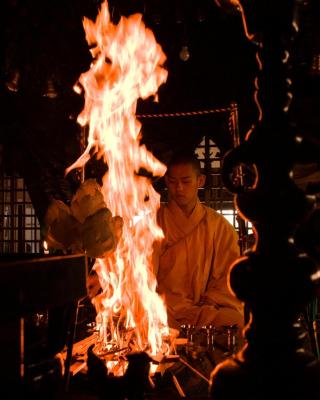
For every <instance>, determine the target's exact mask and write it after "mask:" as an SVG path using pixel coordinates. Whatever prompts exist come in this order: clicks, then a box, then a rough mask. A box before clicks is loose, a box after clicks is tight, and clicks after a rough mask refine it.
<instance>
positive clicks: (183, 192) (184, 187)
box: [165, 164, 204, 208]
mask: <svg viewBox="0 0 320 400" xmlns="http://www.w3.org/2000/svg"><path fill="white" fill-rule="evenodd" d="M165 182H166V185H167V188H168V191H169V196H170V199H173V200H174V201H175V202H176V203H177V204H178V206H179V207H182V208H185V207H189V206H194V205H195V203H196V201H197V198H198V188H199V187H201V186H202V185H203V183H204V176H203V175H198V174H197V173H196V171H195V170H194V168H193V166H192V165H191V164H177V165H173V166H171V167H170V169H169V170H168V172H167V174H166V176H165Z"/></svg>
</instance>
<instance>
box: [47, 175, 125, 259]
mask: <svg viewBox="0 0 320 400" xmlns="http://www.w3.org/2000/svg"><path fill="white" fill-rule="evenodd" d="M122 226H123V221H122V218H121V217H119V216H112V214H111V211H110V210H109V209H108V207H107V205H106V203H105V201H104V197H103V193H102V191H101V187H100V186H99V184H98V183H97V182H96V180H95V179H88V180H86V181H84V182H83V183H82V184H81V185H80V187H79V189H78V190H77V192H76V193H75V195H74V196H73V198H72V201H71V204H70V206H68V205H67V204H65V203H64V202H62V201H61V200H56V199H54V200H52V202H51V204H50V205H49V207H48V209H47V212H46V216H45V240H46V241H47V244H48V247H49V248H54V249H61V250H63V251H68V250H70V251H71V252H73V253H78V252H86V253H87V255H88V256H89V257H93V258H103V257H105V256H106V255H107V254H109V253H110V252H112V251H114V249H115V247H116V245H117V243H118V241H119V239H120V237H121V234H122Z"/></svg>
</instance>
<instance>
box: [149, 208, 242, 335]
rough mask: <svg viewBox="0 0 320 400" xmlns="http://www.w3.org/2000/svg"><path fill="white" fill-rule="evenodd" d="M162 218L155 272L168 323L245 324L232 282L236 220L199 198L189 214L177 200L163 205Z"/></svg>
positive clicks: (236, 256) (176, 326)
mask: <svg viewBox="0 0 320 400" xmlns="http://www.w3.org/2000/svg"><path fill="white" fill-rule="evenodd" d="M158 223H159V225H160V226H161V228H162V229H163V231H164V235H165V239H164V240H163V241H162V243H161V244H160V245H159V247H158V249H157V250H156V251H155V253H156V254H155V272H156V275H157V280H158V292H159V294H160V295H163V296H164V298H165V301H166V306H167V311H168V319H169V325H170V326H171V327H173V328H179V327H180V325H181V324H193V325H196V326H203V325H209V324H212V325H216V326H222V325H231V324H237V325H238V326H239V327H243V323H244V319H243V304H242V303H241V302H240V301H239V300H238V299H237V298H236V297H235V295H234V294H233V293H232V291H231V290H230V289H229V287H228V272H229V267H230V266H231V264H232V263H233V261H235V260H236V259H237V258H238V257H239V245H238V235H237V232H236V231H235V229H234V228H233V226H232V225H231V224H230V223H229V222H228V221H227V220H226V219H225V218H224V217H223V216H222V215H221V214H219V213H218V212H216V211H215V210H213V209H211V208H208V207H206V206H204V205H202V204H201V203H200V201H198V202H197V204H196V206H195V208H194V210H193V212H192V214H191V215H190V216H189V217H186V216H185V214H184V213H183V211H182V210H181V209H180V208H179V207H178V205H177V204H176V203H175V202H174V201H171V202H170V203H169V204H168V205H162V206H161V207H160V209H159V213H158Z"/></svg>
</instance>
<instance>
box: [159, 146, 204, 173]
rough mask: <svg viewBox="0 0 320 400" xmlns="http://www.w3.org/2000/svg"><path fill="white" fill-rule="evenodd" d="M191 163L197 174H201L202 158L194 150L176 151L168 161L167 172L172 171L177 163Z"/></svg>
mask: <svg viewBox="0 0 320 400" xmlns="http://www.w3.org/2000/svg"><path fill="white" fill-rule="evenodd" d="M186 164H187V165H191V166H192V168H193V170H194V171H195V173H196V175H197V176H199V175H201V165H200V160H199V159H198V158H197V157H196V155H195V154H194V153H192V152H178V153H175V154H174V155H173V156H172V157H171V159H170V161H169V162H168V163H167V167H168V170H167V173H170V169H171V168H172V167H173V166H176V165H186Z"/></svg>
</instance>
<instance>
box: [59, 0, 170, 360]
mask: <svg viewBox="0 0 320 400" xmlns="http://www.w3.org/2000/svg"><path fill="white" fill-rule="evenodd" d="M83 24H84V29H85V32H86V40H87V42H88V44H89V46H90V49H91V50H90V51H91V54H92V57H93V62H92V65H91V67H90V69H89V70H88V71H86V72H85V73H83V74H82V75H81V76H80V78H79V82H80V84H81V86H82V87H83V89H84V91H85V106H84V109H83V110H82V112H81V113H80V115H79V116H78V122H79V123H80V124H81V125H83V126H84V125H89V135H88V146H87V148H86V150H85V152H84V153H83V155H82V156H81V157H80V158H79V159H78V160H77V161H76V162H75V163H74V164H73V165H71V166H70V167H69V168H68V169H67V171H66V172H69V171H70V170H71V169H73V168H79V167H82V166H83V165H84V164H85V163H86V162H87V161H88V159H89V158H90V154H92V153H93V152H95V153H96V154H97V157H103V160H104V161H105V162H106V164H107V165H108V172H107V173H106V175H105V176H104V178H103V189H102V190H103V195H104V198H105V202H106V204H107V207H108V208H109V209H110V210H111V212H112V214H113V215H119V216H121V217H122V219H123V231H122V236H121V239H120V241H119V243H118V245H117V248H116V251H115V252H114V253H113V254H111V255H110V256H108V257H106V258H103V259H98V261H97V263H96V265H95V268H96V271H97V273H98V276H99V280H100V284H101V287H102V289H103V290H102V293H101V294H99V295H98V296H96V298H95V299H94V303H95V306H96V309H97V325H98V327H99V332H100V341H101V344H102V348H103V349H104V350H106V351H108V350H109V351H110V352H112V351H113V350H112V349H119V350H120V351H121V349H124V348H126V347H129V348H130V349H131V350H145V351H148V352H149V353H150V354H158V353H164V352H167V351H168V348H167V347H168V346H167V344H166V337H168V334H169V328H168V324H167V314H166V309H165V305H164V303H163V300H162V299H161V298H160V297H159V295H158V294H157V292H156V278H155V276H154V273H153V270H152V248H153V243H154V240H156V239H161V238H162V237H163V232H162V230H161V229H160V227H159V226H158V225H157V222H156V213H157V209H158V207H159V205H160V196H159V194H158V193H157V192H156V191H155V190H154V189H153V186H152V184H151V182H150V179H149V178H147V177H145V176H141V174H140V175H139V174H138V172H139V170H140V169H141V168H143V169H144V170H147V171H148V172H150V173H151V174H152V175H153V176H162V175H163V174H164V173H165V169H166V167H165V166H164V165H163V164H162V163H161V162H160V161H159V160H157V159H156V158H155V157H154V156H153V155H152V154H151V153H150V152H149V151H148V150H147V149H146V147H145V146H143V145H141V144H140V139H141V135H140V129H141V124H140V123H139V122H138V121H137V119H136V118H135V112H136V107H137V100H138V98H142V99H145V98H148V97H150V96H151V95H154V96H155V95H156V92H157V90H158V87H159V86H160V85H161V84H163V83H164V82H165V81H166V79H167V71H166V70H165V69H164V68H163V63H164V61H165V59H166V57H165V54H164V53H163V51H162V49H161V47H160V46H159V44H157V43H156V40H155V37H154V35H153V33H152V31H151V30H149V29H147V28H146V27H145V25H144V23H143V21H142V15H140V14H135V15H132V16H130V17H128V18H125V17H122V18H121V20H120V22H119V24H118V25H114V24H113V23H112V22H111V21H110V15H109V11H108V4H107V2H105V3H103V4H102V6H101V10H100V12H99V14H98V16H97V18H96V21H95V22H93V21H91V20H89V19H87V18H84V21H83ZM78 89H79V86H78Z"/></svg>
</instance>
